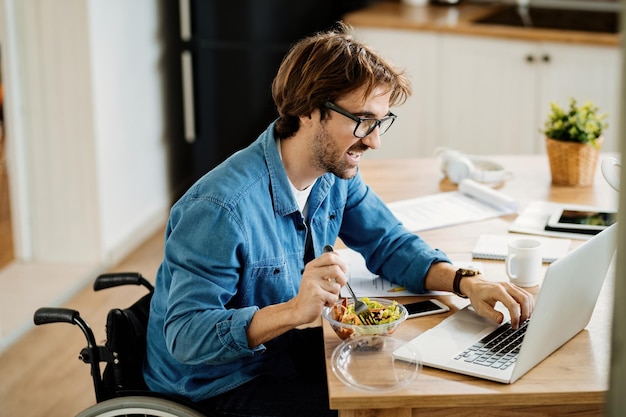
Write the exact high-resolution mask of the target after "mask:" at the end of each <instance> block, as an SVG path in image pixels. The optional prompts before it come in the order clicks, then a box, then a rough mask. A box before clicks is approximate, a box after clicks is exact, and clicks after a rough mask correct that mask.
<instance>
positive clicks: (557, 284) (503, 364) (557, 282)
mask: <svg viewBox="0 0 626 417" xmlns="http://www.w3.org/2000/svg"><path fill="white" fill-rule="evenodd" d="M616 235H617V223H616V224H614V225H612V226H611V227H609V228H607V229H605V230H604V231H602V232H600V233H599V234H597V235H596V236H594V237H593V238H592V239H590V240H588V241H586V242H585V243H583V244H582V245H581V246H579V247H578V248H576V249H575V250H573V251H571V252H570V253H568V254H567V255H565V256H564V257H562V258H560V259H558V260H556V261H555V262H553V263H552V264H550V265H549V266H548V269H547V271H546V274H545V276H544V280H543V284H542V287H541V290H540V292H539V295H538V296H537V300H536V303H535V309H534V311H533V314H532V317H531V319H530V320H528V321H527V322H526V323H524V326H520V330H519V332H515V333H517V334H516V335H514V336H513V339H514V340H513V342H509V341H505V342H502V339H503V338H504V337H505V336H504V334H505V333H511V332H512V329H510V324H508V323H506V324H503V325H502V326H501V325H499V324H498V323H495V322H493V321H491V320H489V319H486V318H483V317H480V316H479V315H478V314H476V312H475V311H474V310H473V309H472V307H471V305H470V306H467V307H465V308H463V309H461V310H459V311H457V312H456V313H454V314H452V315H451V316H450V317H447V318H446V319H445V320H443V321H442V322H441V323H439V324H438V325H437V326H435V327H433V328H432V329H430V330H428V331H426V332H424V333H422V334H421V335H419V336H418V337H416V338H415V339H413V340H411V341H410V342H409V343H408V344H409V345H411V346H412V347H413V348H415V349H416V350H417V352H418V353H419V359H420V361H421V362H422V364H423V365H425V366H430V367H433V368H438V369H443V370H446V371H451V372H456V373H460V374H465V375H471V376H475V377H478V378H483V379H488V380H492V381H497V382H501V383H507V384H510V383H513V382H515V381H517V380H518V379H519V378H520V377H521V376H522V375H524V374H525V373H526V372H528V371H529V370H530V369H532V368H533V367H535V365H537V364H538V363H539V362H541V361H542V360H544V359H545V358H546V357H548V355H550V354H551V353H552V352H554V351H556V350H557V349H558V348H559V347H561V346H562V345H563V344H565V343H566V342H567V341H569V340H570V339H571V338H572V337H574V336H575V335H576V334H578V333H579V332H580V331H581V330H582V329H584V328H585V326H587V324H588V323H589V320H590V319H591V315H592V313H593V309H594V307H595V304H596V301H597V300H598V296H599V294H600V290H601V288H602V284H603V283H604V279H605V276H606V275H607V272H608V270H609V267H610V265H611V261H612V259H613V255H614V253H615V247H616ZM498 305H499V306H500V303H498ZM498 310H500V311H502V312H503V313H504V314H505V321H508V317H509V316H508V311H506V309H505V308H504V307H503V306H500V308H498ZM507 327H508V329H507ZM492 333H499V334H496V335H495V336H494V335H492ZM517 342H521V344H520V345H519V346H516V344H515V343H517ZM494 346H495V350H496V351H497V352H496V353H495V356H492V355H491V354H490V353H489V352H487V351H488V350H489V348H492V347H494ZM394 356H395V357H396V358H398V359H401V360H405V361H409V362H410V361H412V360H411V358H412V357H413V358H414V356H412V355H411V353H409V349H407V348H404V347H402V348H400V349H398V350H396V351H395V352H394Z"/></svg>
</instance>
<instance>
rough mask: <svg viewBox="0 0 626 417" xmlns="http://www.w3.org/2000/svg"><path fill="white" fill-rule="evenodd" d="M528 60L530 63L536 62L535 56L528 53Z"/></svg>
mask: <svg viewBox="0 0 626 417" xmlns="http://www.w3.org/2000/svg"><path fill="white" fill-rule="evenodd" d="M526 62H528V63H529V64H532V63H533V62H535V57H534V56H533V55H530V54H528V55H526Z"/></svg>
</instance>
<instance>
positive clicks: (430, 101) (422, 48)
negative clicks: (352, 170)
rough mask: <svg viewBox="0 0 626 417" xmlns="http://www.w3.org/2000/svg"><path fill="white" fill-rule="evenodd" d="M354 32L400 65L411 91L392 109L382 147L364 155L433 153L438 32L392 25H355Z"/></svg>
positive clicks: (435, 132) (380, 156) (376, 157)
mask: <svg viewBox="0 0 626 417" xmlns="http://www.w3.org/2000/svg"><path fill="white" fill-rule="evenodd" d="M355 36H356V38H357V39H359V40H360V41H361V42H364V43H365V44H367V45H368V46H370V47H371V48H372V49H374V50H375V51H377V52H378V53H380V55H382V56H383V57H385V58H386V59H388V60H390V61H391V62H392V64H393V65H395V66H397V67H399V68H401V69H403V70H404V71H405V72H406V73H407V75H408V76H409V78H410V79H411V82H412V86H413V94H412V96H411V97H409V99H408V100H407V102H406V103H405V104H404V105H402V106H399V107H397V108H393V109H391V111H392V112H393V113H395V114H397V115H398V118H397V119H396V121H395V122H394V124H393V126H392V127H391V129H389V131H388V132H387V133H385V136H383V137H382V144H381V147H380V148H379V149H378V150H377V151H375V152H368V153H367V154H366V157H367V158H370V159H382V158H412V157H420V156H422V157H423V156H432V155H433V150H434V148H435V146H437V140H438V136H437V130H436V127H437V126H436V116H437V108H436V95H437V85H438V80H437V77H438V73H437V71H436V64H437V49H436V48H437V35H436V34H433V33H425V32H415V31H404V30H394V29H373V28H363V27H361V28H357V29H355Z"/></svg>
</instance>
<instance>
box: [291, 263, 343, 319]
mask: <svg viewBox="0 0 626 417" xmlns="http://www.w3.org/2000/svg"><path fill="white" fill-rule="evenodd" d="M347 271H348V269H347V266H346V264H345V262H344V261H343V260H342V259H341V257H340V256H339V254H337V253H336V252H328V253H324V254H322V255H321V256H320V257H318V258H317V259H314V260H312V261H311V262H309V263H308V264H307V265H306V266H305V268H304V273H303V274H302V281H301V282H300V291H299V292H298V295H297V296H296V297H295V298H294V299H293V300H292V301H293V302H294V303H295V305H296V309H295V310H296V312H297V314H298V315H300V314H302V315H303V317H302V320H303V323H309V322H311V321H313V320H315V319H317V318H318V317H319V316H320V315H321V314H322V310H323V308H324V307H325V306H331V305H333V304H334V303H335V302H336V301H337V299H338V298H339V294H340V292H341V287H343V286H344V285H345V284H346V282H347V281H348V278H347V277H346V273H347Z"/></svg>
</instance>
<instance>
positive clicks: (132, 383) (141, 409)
mask: <svg viewBox="0 0 626 417" xmlns="http://www.w3.org/2000/svg"><path fill="white" fill-rule="evenodd" d="M131 284H132V285H140V286H144V287H145V288H147V289H148V291H149V293H148V294H147V295H145V296H143V297H142V298H140V299H139V300H138V301H136V302H135V303H134V304H133V305H132V306H130V307H128V308H126V309H112V310H110V311H109V314H108V316H107V341H106V342H105V344H104V345H98V344H97V343H96V339H95V336H94V333H93V331H92V330H91V328H90V327H89V325H88V324H87V322H86V321H85V320H84V319H83V318H82V317H81V316H80V313H79V312H78V311H76V310H72V309H69V308H61V307H58V308H57V307H42V308H39V309H38V310H37V311H36V312H35V314H34V317H33V320H34V323H35V325H43V324H49V323H70V324H73V325H76V326H78V327H79V328H80V329H81V331H82V332H83V335H84V336H85V339H86V340H87V346H86V347H84V348H83V349H82V350H81V351H80V355H79V357H78V358H79V359H80V360H82V361H83V362H84V363H86V364H89V365H90V368H91V376H92V380H93V386H94V392H95V395H96V404H95V405H93V406H91V407H89V408H87V409H85V410H84V411H82V412H80V413H79V414H78V415H77V417H117V416H120V417H121V416H126V415H140V416H146V417H148V416H152V417H211V416H210V415H209V414H207V411H206V410H204V411H202V412H201V411H200V410H198V408H197V407H196V406H195V405H194V404H193V403H190V402H188V401H186V400H184V399H181V398H176V397H173V396H167V395H162V394H158V393H154V392H151V391H149V390H148V389H147V387H146V386H145V382H144V381H143V377H142V376H141V369H140V368H137V366H140V363H141V362H142V361H143V357H144V355H145V330H146V329H145V328H146V326H147V319H148V310H147V308H149V304H150V299H151V297H152V293H153V291H154V287H153V286H152V284H151V283H150V282H149V281H148V280H147V279H145V278H144V277H143V276H142V275H141V274H140V273H137V272H121V273H109V274H102V275H100V276H98V277H97V278H96V280H95V282H94V285H93V289H94V291H100V290H102V289H106V288H112V287H117V286H120V285H131ZM138 309H139V310H140V311H139V314H138V315H139V317H135V316H136V315H137V312H136V310H138ZM129 317H130V318H131V319H132V320H131V319H129ZM115 318H117V320H122V321H121V322H122V323H124V321H127V323H126V324H125V325H128V326H129V327H128V328H127V329H125V330H124V331H125V333H123V337H116V332H121V326H120V325H119V324H115V323H120V321H116V320H115ZM118 326H120V328H117V327H118ZM129 334H131V336H133V338H134V339H136V340H137V341H138V344H139V346H135V345H131V346H123V347H124V348H125V349H123V351H124V352H122V350H118V349H117V348H116V347H115V346H113V347H112V346H111V343H110V342H111V339H113V338H116V339H117V341H119V342H120V343H123V344H128V343H130V342H131V341H129V340H128V337H127V336H128V335H129ZM116 343H117V342H116ZM128 349H136V350H137V351H136V352H134V353H133V354H134V355H136V357H135V358H130V357H125V356H131V355H126V352H127V350H128ZM103 362H104V363H106V366H105V369H104V371H102V372H101V368H100V364H101V363H103ZM126 363H131V364H134V365H133V366H134V367H135V368H136V369H125V366H126V365H125V364H126ZM127 375H130V376H131V377H128V376H127Z"/></svg>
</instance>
